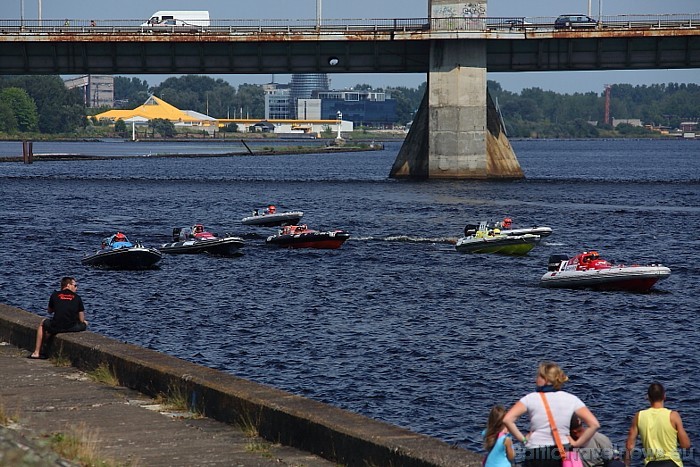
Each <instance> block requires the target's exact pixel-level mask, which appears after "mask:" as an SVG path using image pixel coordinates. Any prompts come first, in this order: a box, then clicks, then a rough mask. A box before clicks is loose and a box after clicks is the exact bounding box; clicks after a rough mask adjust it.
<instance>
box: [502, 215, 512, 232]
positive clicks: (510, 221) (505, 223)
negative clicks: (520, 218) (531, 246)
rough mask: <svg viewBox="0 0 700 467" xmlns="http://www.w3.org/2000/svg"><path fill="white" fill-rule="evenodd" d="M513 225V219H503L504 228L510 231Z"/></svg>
mask: <svg viewBox="0 0 700 467" xmlns="http://www.w3.org/2000/svg"><path fill="white" fill-rule="evenodd" d="M511 225H513V219H511V218H510V217H506V218H505V219H503V227H505V228H506V229H510V226H511Z"/></svg>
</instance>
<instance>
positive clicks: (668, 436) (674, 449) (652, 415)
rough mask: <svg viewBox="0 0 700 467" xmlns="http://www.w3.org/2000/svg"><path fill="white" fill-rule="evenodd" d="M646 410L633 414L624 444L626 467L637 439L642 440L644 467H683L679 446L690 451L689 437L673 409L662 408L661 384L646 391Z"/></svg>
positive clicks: (664, 397)
mask: <svg viewBox="0 0 700 467" xmlns="http://www.w3.org/2000/svg"><path fill="white" fill-rule="evenodd" d="M647 399H649V408H648V409H645V410H640V411H639V412H637V413H636V414H635V415H634V419H633V420H632V425H631V426H630V430H629V433H628V435H627V443H626V445H625V447H626V450H625V465H627V466H629V465H630V462H631V460H632V459H631V457H632V453H633V452H634V445H635V444H636V443H637V436H639V437H640V438H641V439H642V447H643V448H644V449H643V450H642V452H643V453H644V454H645V456H646V457H645V458H644V466H645V467H683V460H682V459H681V455H680V453H679V452H678V447H679V446H680V447H681V448H682V449H690V438H689V437H688V433H686V431H685V428H683V420H681V416H680V415H679V414H678V412H676V411H675V410H670V409H667V408H665V407H664V401H666V390H665V389H664V387H663V386H662V385H661V383H651V384H650V385H649V388H648V389H647Z"/></svg>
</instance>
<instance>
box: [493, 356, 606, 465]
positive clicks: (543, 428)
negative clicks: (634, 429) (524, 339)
mask: <svg viewBox="0 0 700 467" xmlns="http://www.w3.org/2000/svg"><path fill="white" fill-rule="evenodd" d="M568 380H569V377H568V376H566V373H564V371H563V370H562V369H561V368H560V367H559V365H557V364H556V363H553V362H542V363H540V365H539V367H538V368H537V376H536V378H535V384H536V387H535V391H534V392H531V393H529V394H527V395H525V396H524V397H522V398H521V399H520V400H519V401H518V402H516V403H515V404H514V405H513V407H511V408H510V410H509V411H508V412H507V413H506V415H505V417H503V423H504V424H505V425H506V426H507V427H508V431H510V434H511V435H513V436H514V437H515V439H516V440H518V441H520V442H522V443H523V444H524V445H525V461H524V463H523V466H524V467H561V457H560V455H559V450H558V447H557V444H556V441H555V440H554V436H553V435H552V429H551V427H550V423H549V415H548V414H547V412H548V411H547V410H546V409H545V405H544V401H547V405H548V406H549V407H550V410H549V412H551V415H552V418H553V419H554V424H555V425H556V426H557V431H558V433H559V437H560V438H561V443H562V444H563V445H564V446H565V447H566V448H569V449H570V448H577V447H579V446H585V445H586V443H588V441H589V440H590V439H591V438H592V437H593V434H595V432H596V431H598V428H599V427H600V423H598V419H597V418H596V417H595V415H593V413H592V412H591V411H590V410H589V409H588V407H586V404H584V403H583V402H582V401H581V399H579V398H578V397H576V396H575V395H573V394H571V393H568V392H566V391H563V390H562V386H563V385H564V383H565V382H567V381H568ZM525 414H528V415H529V417H530V434H529V436H525V435H523V433H522V432H521V431H520V430H519V429H518V426H517V425H516V424H515V422H516V421H517V420H518V419H519V418H520V417H521V416H523V415H525ZM574 414H576V415H578V416H579V417H581V420H583V421H584V422H585V423H586V425H588V426H587V427H586V429H585V430H584V431H583V433H581V436H579V438H578V439H576V440H574V439H573V438H571V437H570V436H569V424H570V423H571V416H572V415H574Z"/></svg>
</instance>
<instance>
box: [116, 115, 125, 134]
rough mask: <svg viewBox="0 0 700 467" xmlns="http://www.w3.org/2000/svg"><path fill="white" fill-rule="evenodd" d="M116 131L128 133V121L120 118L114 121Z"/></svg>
mask: <svg viewBox="0 0 700 467" xmlns="http://www.w3.org/2000/svg"><path fill="white" fill-rule="evenodd" d="M114 131H115V132H116V133H119V134H120V135H124V134H125V133H126V123H125V122H124V120H122V119H121V118H119V119H117V121H116V122H114Z"/></svg>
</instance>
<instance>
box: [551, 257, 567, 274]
mask: <svg viewBox="0 0 700 467" xmlns="http://www.w3.org/2000/svg"><path fill="white" fill-rule="evenodd" d="M562 261H569V257H568V256H566V255H551V256H550V257H549V261H548V262H547V271H558V270H559V265H560V264H561V262H562Z"/></svg>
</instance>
